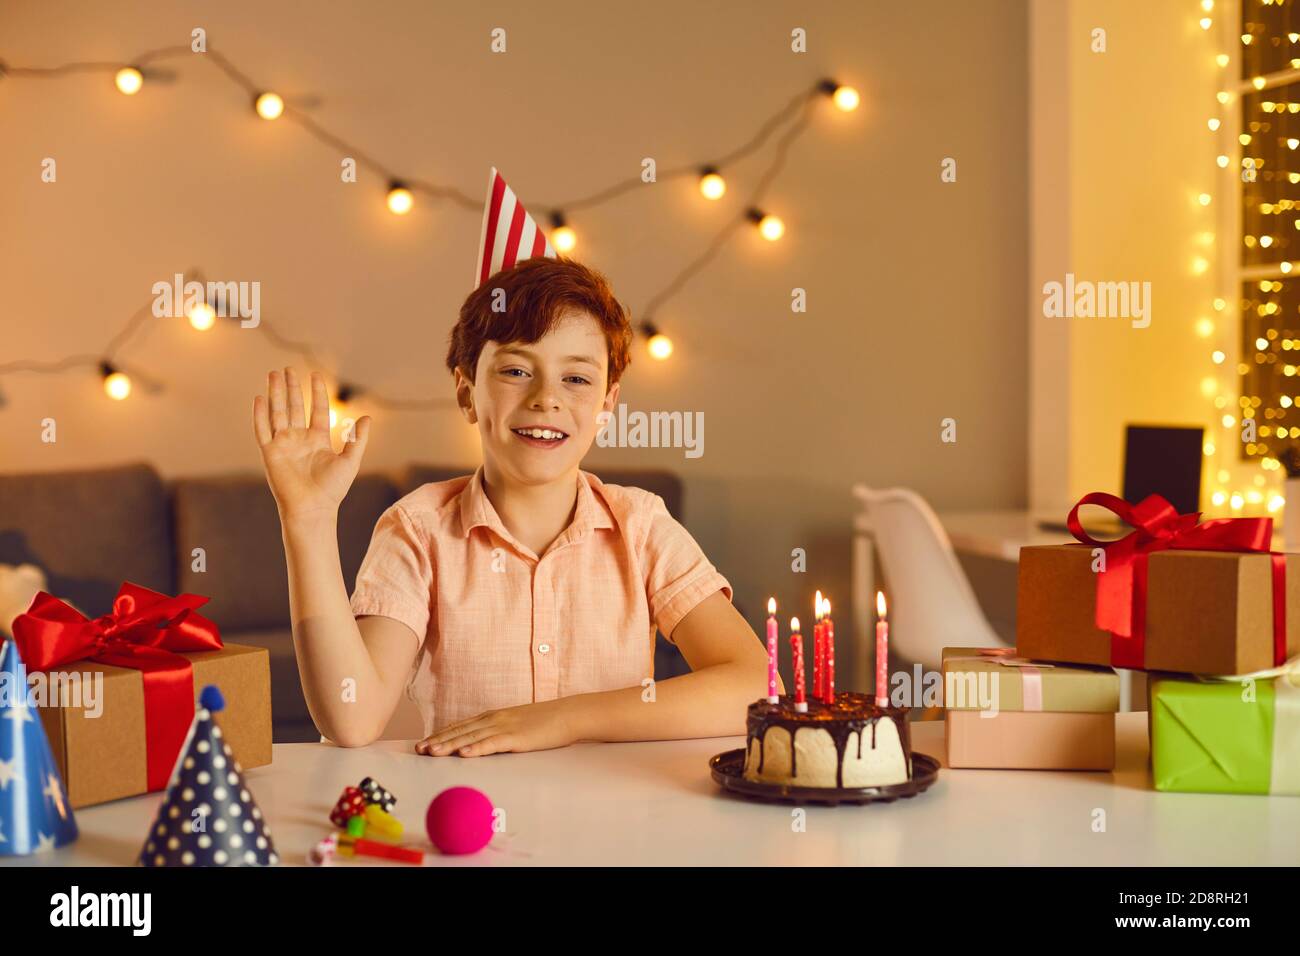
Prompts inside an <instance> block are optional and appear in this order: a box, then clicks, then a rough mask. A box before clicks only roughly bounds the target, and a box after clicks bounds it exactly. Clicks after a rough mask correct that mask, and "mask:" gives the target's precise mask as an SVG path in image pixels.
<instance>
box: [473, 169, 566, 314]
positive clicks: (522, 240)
mask: <svg viewBox="0 0 1300 956" xmlns="http://www.w3.org/2000/svg"><path fill="white" fill-rule="evenodd" d="M534 256H546V257H547V258H548V259H554V258H555V247H554V246H552V245H551V241H550V240H549V239H547V238H546V233H544V232H542V230H541V228H540V227H539V226H538V225H537V223H536V222H535V221H534V220H533V217H532V216H530V215H528V211H527V210H526V209H524V204H523V203H521V202H520V201H519V198H518V197H517V196H515V191H514V190H513V189H511V188H510V187H509V186H508V185H506V181H505V178H504V177H503V176H502V175H501V174H500V173H499V172H497V168H496V167H495V166H493V167H492V172H491V173H489V174H488V192H487V203H486V205H484V207H483V231H482V233H481V234H480V235H479V241H478V268H477V269H475V271H474V288H476V289H477V288H478V287H479V286H481V285H482V284H483V283H484V282H486V281H487V280H488V279H489V278H490V277H491V276H494V275H496V274H497V273H498V272H500V271H502V270H503V269H509V268H510V267H511V266H513V265H514V264H515V263H516V262H522V261H523V260H524V259H531V258H533V257H534Z"/></svg>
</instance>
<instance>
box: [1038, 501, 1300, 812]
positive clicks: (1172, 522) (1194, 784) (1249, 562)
mask: <svg viewBox="0 0 1300 956" xmlns="http://www.w3.org/2000/svg"><path fill="white" fill-rule="evenodd" d="M1085 504H1091V505H1100V506H1101V507H1104V508H1107V509H1109V510H1111V511H1113V512H1114V513H1115V514H1116V515H1118V516H1119V517H1120V518H1121V519H1122V520H1124V521H1125V522H1126V523H1127V524H1129V525H1131V526H1132V527H1133V529H1134V530H1133V531H1132V532H1131V533H1130V534H1128V535H1127V536H1125V537H1123V538H1121V539H1119V540H1118V541H1097V540H1094V539H1093V538H1092V537H1090V536H1089V535H1088V534H1087V533H1086V532H1085V531H1084V530H1083V527H1082V525H1081V523H1080V521H1079V519H1078V511H1079V508H1080V506H1082V505H1085ZM1199 518H1200V516H1199V515H1197V514H1187V515H1180V514H1178V513H1177V511H1175V510H1174V508H1173V507H1172V506H1171V505H1170V504H1169V503H1168V502H1167V501H1165V500H1164V499H1163V498H1161V497H1160V496H1158V495H1152V496H1151V497H1149V498H1147V499H1145V500H1143V501H1142V502H1140V503H1138V504H1136V505H1130V504H1129V503H1127V502H1125V501H1123V500H1122V499H1120V498H1116V497H1115V496H1113V495H1105V494H1090V495H1086V496H1084V498H1083V499H1081V500H1080V502H1079V504H1077V505H1075V507H1074V509H1073V510H1072V511H1071V512H1070V519H1069V526H1070V530H1071V532H1072V533H1073V534H1074V536H1075V537H1076V538H1077V539H1078V540H1079V541H1080V542H1081V543H1080V544H1070V545H1054V546H1046V547H1028V548H1023V549H1022V550H1021V552H1020V586H1019V605H1018V612H1017V616H1018V635H1017V646H1018V649H1019V653H1021V654H1023V655H1024V656H1025V657H1026V658H1029V659H1033V660H1041V661H1052V662H1066V663H1068V664H1085V665H1108V666H1112V667H1123V668H1131V669H1134V670H1145V671H1156V672H1162V673H1159V674H1153V675H1152V679H1151V680H1150V682H1149V685H1148V688H1149V698H1150V700H1149V710H1150V716H1149V720H1150V735H1151V757H1152V767H1153V770H1154V776H1155V785H1156V788H1157V789H1160V790H1181V791H1200V792H1219V793H1290V794H1300V659H1298V655H1300V555H1284V554H1276V553H1272V552H1270V550H1269V547H1270V543H1271V539H1272V532H1273V522H1272V519H1271V518H1219V519H1212V520H1208V521H1199ZM1288 662H1289V663H1288ZM1164 672H1176V673H1164ZM1044 673H1047V672H1044Z"/></svg>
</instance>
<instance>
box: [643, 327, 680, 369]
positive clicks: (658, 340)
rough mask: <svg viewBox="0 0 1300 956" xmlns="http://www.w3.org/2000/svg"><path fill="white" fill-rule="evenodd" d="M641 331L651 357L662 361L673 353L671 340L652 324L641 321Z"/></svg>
mask: <svg viewBox="0 0 1300 956" xmlns="http://www.w3.org/2000/svg"><path fill="white" fill-rule="evenodd" d="M641 333H642V334H643V335H644V336H645V337H646V343H645V344H646V350H647V351H648V352H649V353H650V357H651V358H653V359H658V360H659V361H660V362H662V361H663V360H664V359H666V358H668V356H670V355H672V354H673V340H672V339H670V338H669V337H668V336H666V335H664V334H663V333H662V332H660V331H659V329H658V328H657V327H655V325H654V324H652V323H650V322H642V323H641Z"/></svg>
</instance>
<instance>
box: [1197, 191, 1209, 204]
mask: <svg viewBox="0 0 1300 956" xmlns="http://www.w3.org/2000/svg"><path fill="white" fill-rule="evenodd" d="M1196 201H1197V202H1199V203H1200V204H1201V205H1202V206H1208V205H1209V204H1210V194H1209V193H1201V194H1200V195H1199V196H1197V197H1196Z"/></svg>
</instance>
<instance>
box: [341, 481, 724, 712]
mask: <svg viewBox="0 0 1300 956" xmlns="http://www.w3.org/2000/svg"><path fill="white" fill-rule="evenodd" d="M716 591H722V592H723V593H724V594H725V595H726V596H727V599H728V600H730V599H731V586H730V585H729V584H728V583H727V580H726V579H725V578H724V577H723V576H722V575H721V574H719V573H718V571H717V569H715V568H714V567H713V565H712V564H710V563H709V560H708V559H707V558H706V557H705V556H704V553H703V551H701V550H700V547H699V545H698V544H696V543H695V540H694V539H693V538H692V537H691V535H690V534H689V532H687V530H686V529H685V528H683V527H682V526H681V525H680V524H679V523H678V522H677V521H676V520H674V519H673V517H672V516H671V515H670V514H669V513H668V509H667V508H666V507H665V506H664V502H663V499H662V498H660V497H659V496H658V495H654V494H651V493H650V492H647V491H643V490H641V489H639V488H628V487H623V486H620V485H606V484H603V483H602V482H601V481H600V479H599V478H597V477H596V476H595V475H592V474H589V473H587V472H579V479H578V496H577V505H576V508H575V510H574V515H573V521H572V523H571V524H570V525H569V527H568V528H566V529H565V530H564V531H563V532H562V533H561V534H560V536H559V537H558V538H556V539H555V541H554V542H553V543H552V544H551V546H550V547H549V548H547V549H546V551H545V552H544V553H543V554H541V555H540V556H539V555H537V554H535V553H534V552H533V551H532V550H531V549H530V548H528V547H526V546H525V545H523V544H521V543H520V542H519V541H517V540H516V539H515V537H514V536H513V535H512V534H510V532H509V531H507V530H506V528H505V525H503V524H502V523H501V519H500V518H499V517H498V516H497V513H496V509H495V508H493V507H492V502H491V501H489V500H488V497H487V495H486V494H485V492H484V490H483V478H482V468H480V469H479V470H478V471H476V472H475V473H474V475H473V476H471V477H468V478H454V479H452V480H450V481H442V482H432V483H429V484H426V485H423V486H422V487H420V488H417V489H416V490H415V491H413V492H411V493H410V494H409V495H407V496H406V497H404V498H402V499H401V500H400V501H398V502H397V503H396V504H394V505H393V506H392V507H391V508H389V509H388V510H387V511H385V512H384V514H383V515H382V516H381V517H380V519H379V522H378V523H377V524H376V525H375V532H374V536H373V537H372V538H371V541H370V548H369V550H368V551H367V552H366V557H365V560H364V561H363V562H362V564H361V570H360V571H359V572H358V574H357V586H356V589H355V590H354V591H353V594H352V612H353V613H354V614H356V615H358V616H360V615H366V614H377V615H382V616H384V617H391V618H393V619H394V620H398V621H401V622H402V623H404V624H406V625H408V626H409V627H410V628H411V630H412V631H414V632H415V633H416V635H417V636H418V637H419V640H420V643H419V649H418V653H417V655H416V659H415V663H414V666H413V669H412V673H411V676H410V680H409V681H408V684H407V695H408V696H409V697H411V699H412V700H414V701H415V702H416V704H417V705H419V708H420V712H421V715H422V716H423V718H424V728H425V734H426V735H427V734H431V733H434V732H436V731H437V730H439V729H441V728H443V727H445V726H447V725H448V724H452V723H455V722H457V721H460V720H464V719H466V718H469V717H473V716H475V715H477V714H479V713H481V712H482V711H485V710H491V709H494V708H501V707H512V706H516V705H518V704H526V703H530V702H534V701H542V700H554V699H556V698H558V697H567V696H570V695H572V694H584V693H589V692H592V691H604V690H618V689H620V688H624V687H639V686H642V685H643V681H644V680H645V679H646V678H653V677H654V643H655V629H656V626H657V628H658V630H659V631H661V632H663V634H664V635H665V636H666V637H667V638H668V639H669V640H671V639H672V633H673V630H674V629H675V628H676V627H677V624H678V623H679V622H680V621H681V619H682V618H683V617H685V616H686V615H687V614H688V613H689V612H690V611H691V610H692V609H693V608H694V607H695V606H696V605H697V604H699V603H700V602H701V601H702V600H704V599H705V598H707V597H709V596H710V595H711V594H713V593H714V592H716Z"/></svg>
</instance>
